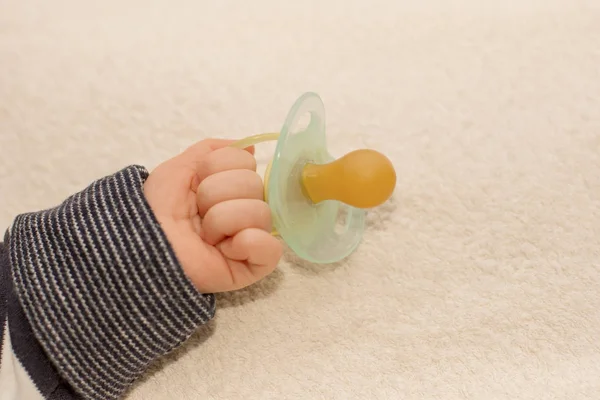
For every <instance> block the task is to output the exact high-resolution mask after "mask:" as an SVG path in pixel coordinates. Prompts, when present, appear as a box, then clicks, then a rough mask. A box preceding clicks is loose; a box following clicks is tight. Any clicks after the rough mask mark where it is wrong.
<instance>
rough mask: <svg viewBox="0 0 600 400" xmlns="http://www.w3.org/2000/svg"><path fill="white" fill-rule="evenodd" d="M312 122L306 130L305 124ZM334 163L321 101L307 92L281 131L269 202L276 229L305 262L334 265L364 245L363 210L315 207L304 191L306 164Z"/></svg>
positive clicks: (326, 205) (325, 205)
mask: <svg viewBox="0 0 600 400" xmlns="http://www.w3.org/2000/svg"><path fill="white" fill-rule="evenodd" d="M306 117H309V118H310V121H309V123H308V125H306V124H305V123H302V121H303V119H305V118H306ZM332 161H334V158H333V157H332V156H331V155H330V154H329V152H328V151H327V148H326V140H325V109H324V105H323V102H322V101H321V99H320V97H319V96H318V95H316V94H314V93H306V94H304V95H303V96H302V97H300V98H299V99H298V100H297V101H296V103H295V104H294V105H293V107H292V109H291V110H290V112H289V114H288V116H287V118H286V120H285V123H284V125H283V128H282V129H281V132H280V135H279V139H278V141H277V147H276V149H275V156H274V157H273V161H272V163H271V166H270V168H269V171H268V177H266V178H267V179H268V183H267V189H266V190H267V193H266V194H267V201H268V203H269V206H270V207H271V210H272V214H273V225H274V228H275V229H276V230H277V232H278V233H279V235H280V236H281V237H282V238H283V240H284V241H285V242H286V243H287V245H288V246H289V247H290V248H291V249H292V250H293V251H294V252H295V253H296V254H297V255H298V256H299V257H301V258H303V259H305V260H308V261H311V262H314V263H333V262H336V261H339V260H341V259H343V258H345V257H347V256H348V255H349V254H350V253H352V252H353V251H354V250H355V249H356V247H357V246H358V244H359V243H360V241H361V239H362V235H363V230H364V221H365V210H363V209H359V208H355V207H351V206H349V205H346V204H344V203H341V202H339V201H335V200H327V201H323V202H320V203H319V204H314V203H313V202H311V200H310V199H309V198H308V197H307V196H306V195H305V193H304V189H303V187H302V179H301V178H302V171H303V168H304V166H305V165H306V163H312V164H327V163H330V162H332Z"/></svg>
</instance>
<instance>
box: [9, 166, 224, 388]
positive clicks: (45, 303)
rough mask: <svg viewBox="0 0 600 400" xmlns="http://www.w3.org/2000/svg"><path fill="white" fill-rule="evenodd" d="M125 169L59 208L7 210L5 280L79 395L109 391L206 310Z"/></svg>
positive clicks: (202, 319) (190, 328) (202, 318)
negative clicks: (8, 270)
mask: <svg viewBox="0 0 600 400" xmlns="http://www.w3.org/2000/svg"><path fill="white" fill-rule="evenodd" d="M147 177H148V172H147V171H146V170H145V169H144V168H143V167H139V166H131V167H128V168H125V169H123V170H121V171H119V172H118V173H116V174H114V175H111V176H108V177H106V178H103V179H100V180H98V181H96V182H94V183H93V184H92V185H90V186H89V187H88V188H86V189H85V190H83V191H82V192H80V193H78V194H76V195H74V196H72V197H70V198H69V199H67V200H66V201H65V202H64V203H62V204H61V205H60V206H58V207H56V208H54V209H51V210H47V211H42V212H38V213H31V214H24V215H20V216H19V217H17V218H16V220H15V222H14V224H13V227H12V233H11V240H10V258H11V265H12V273H13V277H14V281H15V287H16V290H17V293H18V296H19V299H20V302H21V304H22V307H23V309H24V310H25V313H26V315H27V318H28V319H29V322H30V324H31V326H32V328H33V331H34V332H35V335H36V337H37V339H38V340H39V341H40V343H41V345H42V347H43V348H44V350H45V351H46V353H47V354H48V356H49V357H50V359H51V360H52V362H53V363H54V365H55V366H56V367H57V369H58V371H59V373H60V374H61V375H62V376H63V377H64V378H65V379H66V380H67V381H68V382H69V383H70V384H71V385H72V386H73V387H74V388H75V390H76V391H78V392H79V393H80V394H81V395H82V397H83V398H86V399H117V398H120V397H121V396H122V395H123V393H124V392H125V391H126V390H127V389H128V387H129V386H130V385H131V383H132V382H133V381H134V380H136V379H137V378H138V377H139V376H140V375H141V374H143V373H144V371H145V369H146V368H147V367H148V365H149V364H150V363H151V362H152V361H153V360H155V359H156V358H158V357H160V356H162V355H164V354H166V353H168V352H170V351H171V350H173V349H174V348H175V347H177V346H178V345H180V344H181V343H182V342H183V341H185V340H186V339H187V338H188V337H189V336H190V335H191V334H192V333H193V332H194V330H195V329H196V328H197V327H198V326H199V325H201V324H204V323H206V322H208V321H209V320H210V319H211V318H212V317H213V316H214V313H215V298H214V296H213V295H211V294H207V295H203V294H201V293H199V292H198V291H197V290H196V289H195V287H194V286H193V285H192V283H191V282H190V281H189V280H188V278H187V277H186V275H185V274H184V272H183V270H182V268H181V266H180V264H179V263H178V260H177V259H176V257H175V253H174V252H173V249H172V247H171V246H170V244H169V243H168V241H167V238H166V236H165V234H164V232H163V231H162V230H161V228H160V226H159V224H158V221H157V220H156V218H155V216H154V214H153V213H152V211H151V209H150V207H149V205H148V203H147V202H146V199H145V197H144V194H143V183H144V181H145V179H146V178H147Z"/></svg>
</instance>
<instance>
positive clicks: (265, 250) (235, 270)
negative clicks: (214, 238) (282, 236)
mask: <svg viewBox="0 0 600 400" xmlns="http://www.w3.org/2000/svg"><path fill="white" fill-rule="evenodd" d="M216 247H217V248H218V249H219V251H221V254H223V256H224V257H225V258H226V260H227V263H228V264H229V267H230V270H231V274H232V279H233V282H234V285H235V289H240V288H242V287H245V286H249V285H252V284H253V283H255V282H258V281H259V280H261V279H263V278H264V277H266V276H267V275H269V274H270V273H271V272H273V271H274V270H275V268H276V267H277V264H278V263H279V260H280V259H281V256H282V254H283V245H282V244H281V242H280V241H279V239H277V238H276V237H274V236H273V235H271V234H270V233H268V232H266V231H264V230H262V229H256V228H248V229H244V230H242V231H240V232H238V233H237V234H236V235H235V236H233V237H230V238H228V239H226V240H223V241H222V242H220V243H219V244H218V245H217V246H216Z"/></svg>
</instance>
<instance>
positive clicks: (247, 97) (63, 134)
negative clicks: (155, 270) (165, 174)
mask: <svg viewBox="0 0 600 400" xmlns="http://www.w3.org/2000/svg"><path fill="white" fill-rule="evenodd" d="M599 6H600V3H599V2H598V1H597V0H590V1H588V2H585V1H577V0H563V1H552V0H543V1H541V0H540V1H533V0H525V1H517V0H510V1H508V0H504V1H480V0H463V1H447V0H438V1H434V0H428V1H421V2H417V1H373V2H367V1H355V0H344V1H327V0H326V1H323V2H317V1H294V2H291V1H278V0H254V1H223V0H220V1H211V2H208V1H199V0H187V1H184V0H154V1H152V0H151V1H141V0H137V1H131V0H124V1H120V0H105V1H103V2H99V1H90V0H84V1H81V0H78V1H76V0H70V1H68V0H54V1H46V0H38V1H32V0H0V155H1V158H0V191H1V193H2V196H1V198H0V223H1V225H2V226H4V227H7V226H8V224H9V223H10V222H11V219H12V218H13V217H14V216H15V215H16V214H17V213H20V212H25V211H30V210H36V209H40V208H45V207H49V206H52V205H55V204H56V203H57V202H59V201H61V200H62V199H63V198H64V197H66V196H68V195H69V194H71V193H72V192H74V191H76V190H79V189H81V188H83V187H84V186H85V185H87V184H88V183H89V182H90V181H91V180H92V179H95V178H98V177H101V176H103V175H105V174H110V173H112V172H114V171H116V170H117V169H119V168H121V167H122V166H124V165H127V164H131V163H141V164H144V165H147V166H148V167H149V168H152V167H154V166H155V165H156V164H157V163H158V162H160V161H161V160H163V159H165V158H167V157H170V156H171V155H173V154H176V153H177V152H178V151H180V149H182V148H184V147H185V146H188V145H189V144H191V143H193V142H194V141H197V140H200V139H202V138H205V137H210V136H218V137H228V138H241V137H243V136H245V135H247V134H254V133H259V132H263V131H272V130H277V129H279V128H280V126H281V123H282V122H283V119H284V118H285V115H286V113H287V111H288V109H289V107H290V106H291V105H292V103H293V102H294V100H295V99H296V98H297V97H298V96H299V95H301V94H302V93H303V92H305V91H315V92H318V93H319V94H320V95H321V96H322V98H323V100H324V102H325V105H326V109H327V118H328V120H327V123H328V137H329V143H330V146H331V151H332V152H333V153H334V154H336V155H342V154H344V153H345V152H347V151H349V150H353V149H356V148H361V147H369V148H374V149H377V150H380V151H382V152H384V153H386V154H387V155H388V156H389V157H390V158H391V159H392V160H393V162H394V164H395V166H396V168H397V171H398V178H399V179H398V184H397V189H396V192H395V195H394V197H393V199H392V200H391V201H390V202H389V203H387V204H385V205H384V206H382V207H380V208H378V209H376V210H374V211H373V212H372V213H371V214H370V217H369V227H368V231H367V233H366V235H365V238H364V242H363V244H362V245H361V247H360V248H359V249H358V251H357V252H356V253H355V254H354V255H353V256H352V257H350V258H349V259H348V260H346V261H344V262H343V263H340V264H338V265H331V266H314V265H309V264H307V263H304V262H301V261H298V260H297V259H294V257H292V256H291V255H290V254H286V256H285V258H284V260H282V262H281V265H280V267H279V268H278V270H277V271H276V272H275V273H274V274H273V275H272V276H271V277H269V278H268V279H266V280H265V281H264V282H262V283H260V284H257V285H255V286H254V287H251V288H249V289H248V290H243V291H241V292H238V293H233V294H230V295H226V296H220V297H219V310H218V316H217V318H216V320H215V321H214V324H212V325H211V326H210V327H208V328H206V329H202V330H200V331H199V332H198V334H197V335H196V336H194V337H193V339H192V340H190V342H189V343H188V344H186V346H184V348H182V349H181V351H177V352H176V353H175V354H173V355H171V356H169V357H167V358H166V359H165V360H162V361H161V363H159V364H158V365H156V366H155V367H153V369H152V371H151V372H150V373H149V374H148V376H147V377H146V379H144V380H143V381H142V382H140V383H139V384H138V385H137V386H136V388H135V389H134V390H133V391H132V392H131V394H130V395H129V398H130V399H144V400H154V399H215V400H216V399H481V400H494V399H507V400H508V399H510V400H514V399H535V400H539V399H569V400H573V399H598V398H600V378H599V377H600V348H599V347H600V345H599V339H598V338H600V311H599V310H600V9H599ZM258 150H259V154H258V157H259V161H260V163H261V165H264V164H266V162H267V161H268V154H269V152H270V151H272V147H269V146H261V147H259V149H258Z"/></svg>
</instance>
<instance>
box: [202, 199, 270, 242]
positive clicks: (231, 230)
mask: <svg viewBox="0 0 600 400" xmlns="http://www.w3.org/2000/svg"><path fill="white" fill-rule="evenodd" d="M249 228H256V229H261V230H264V231H266V232H270V231H271V210H270V209H269V206H268V205H267V203H265V202H264V201H261V200H256V199H239V198H238V199H233V200H227V201H223V202H220V203H217V204H215V205H214V206H212V207H211V208H210V209H209V210H208V211H207V212H206V215H205V216H204V218H203V221H202V236H203V239H204V241H205V242H206V243H207V244H209V245H213V246H214V245H216V244H217V243H219V242H221V241H222V240H223V239H225V238H227V237H231V236H235V235H236V234H237V233H238V232H240V231H242V230H244V229H249Z"/></svg>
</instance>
